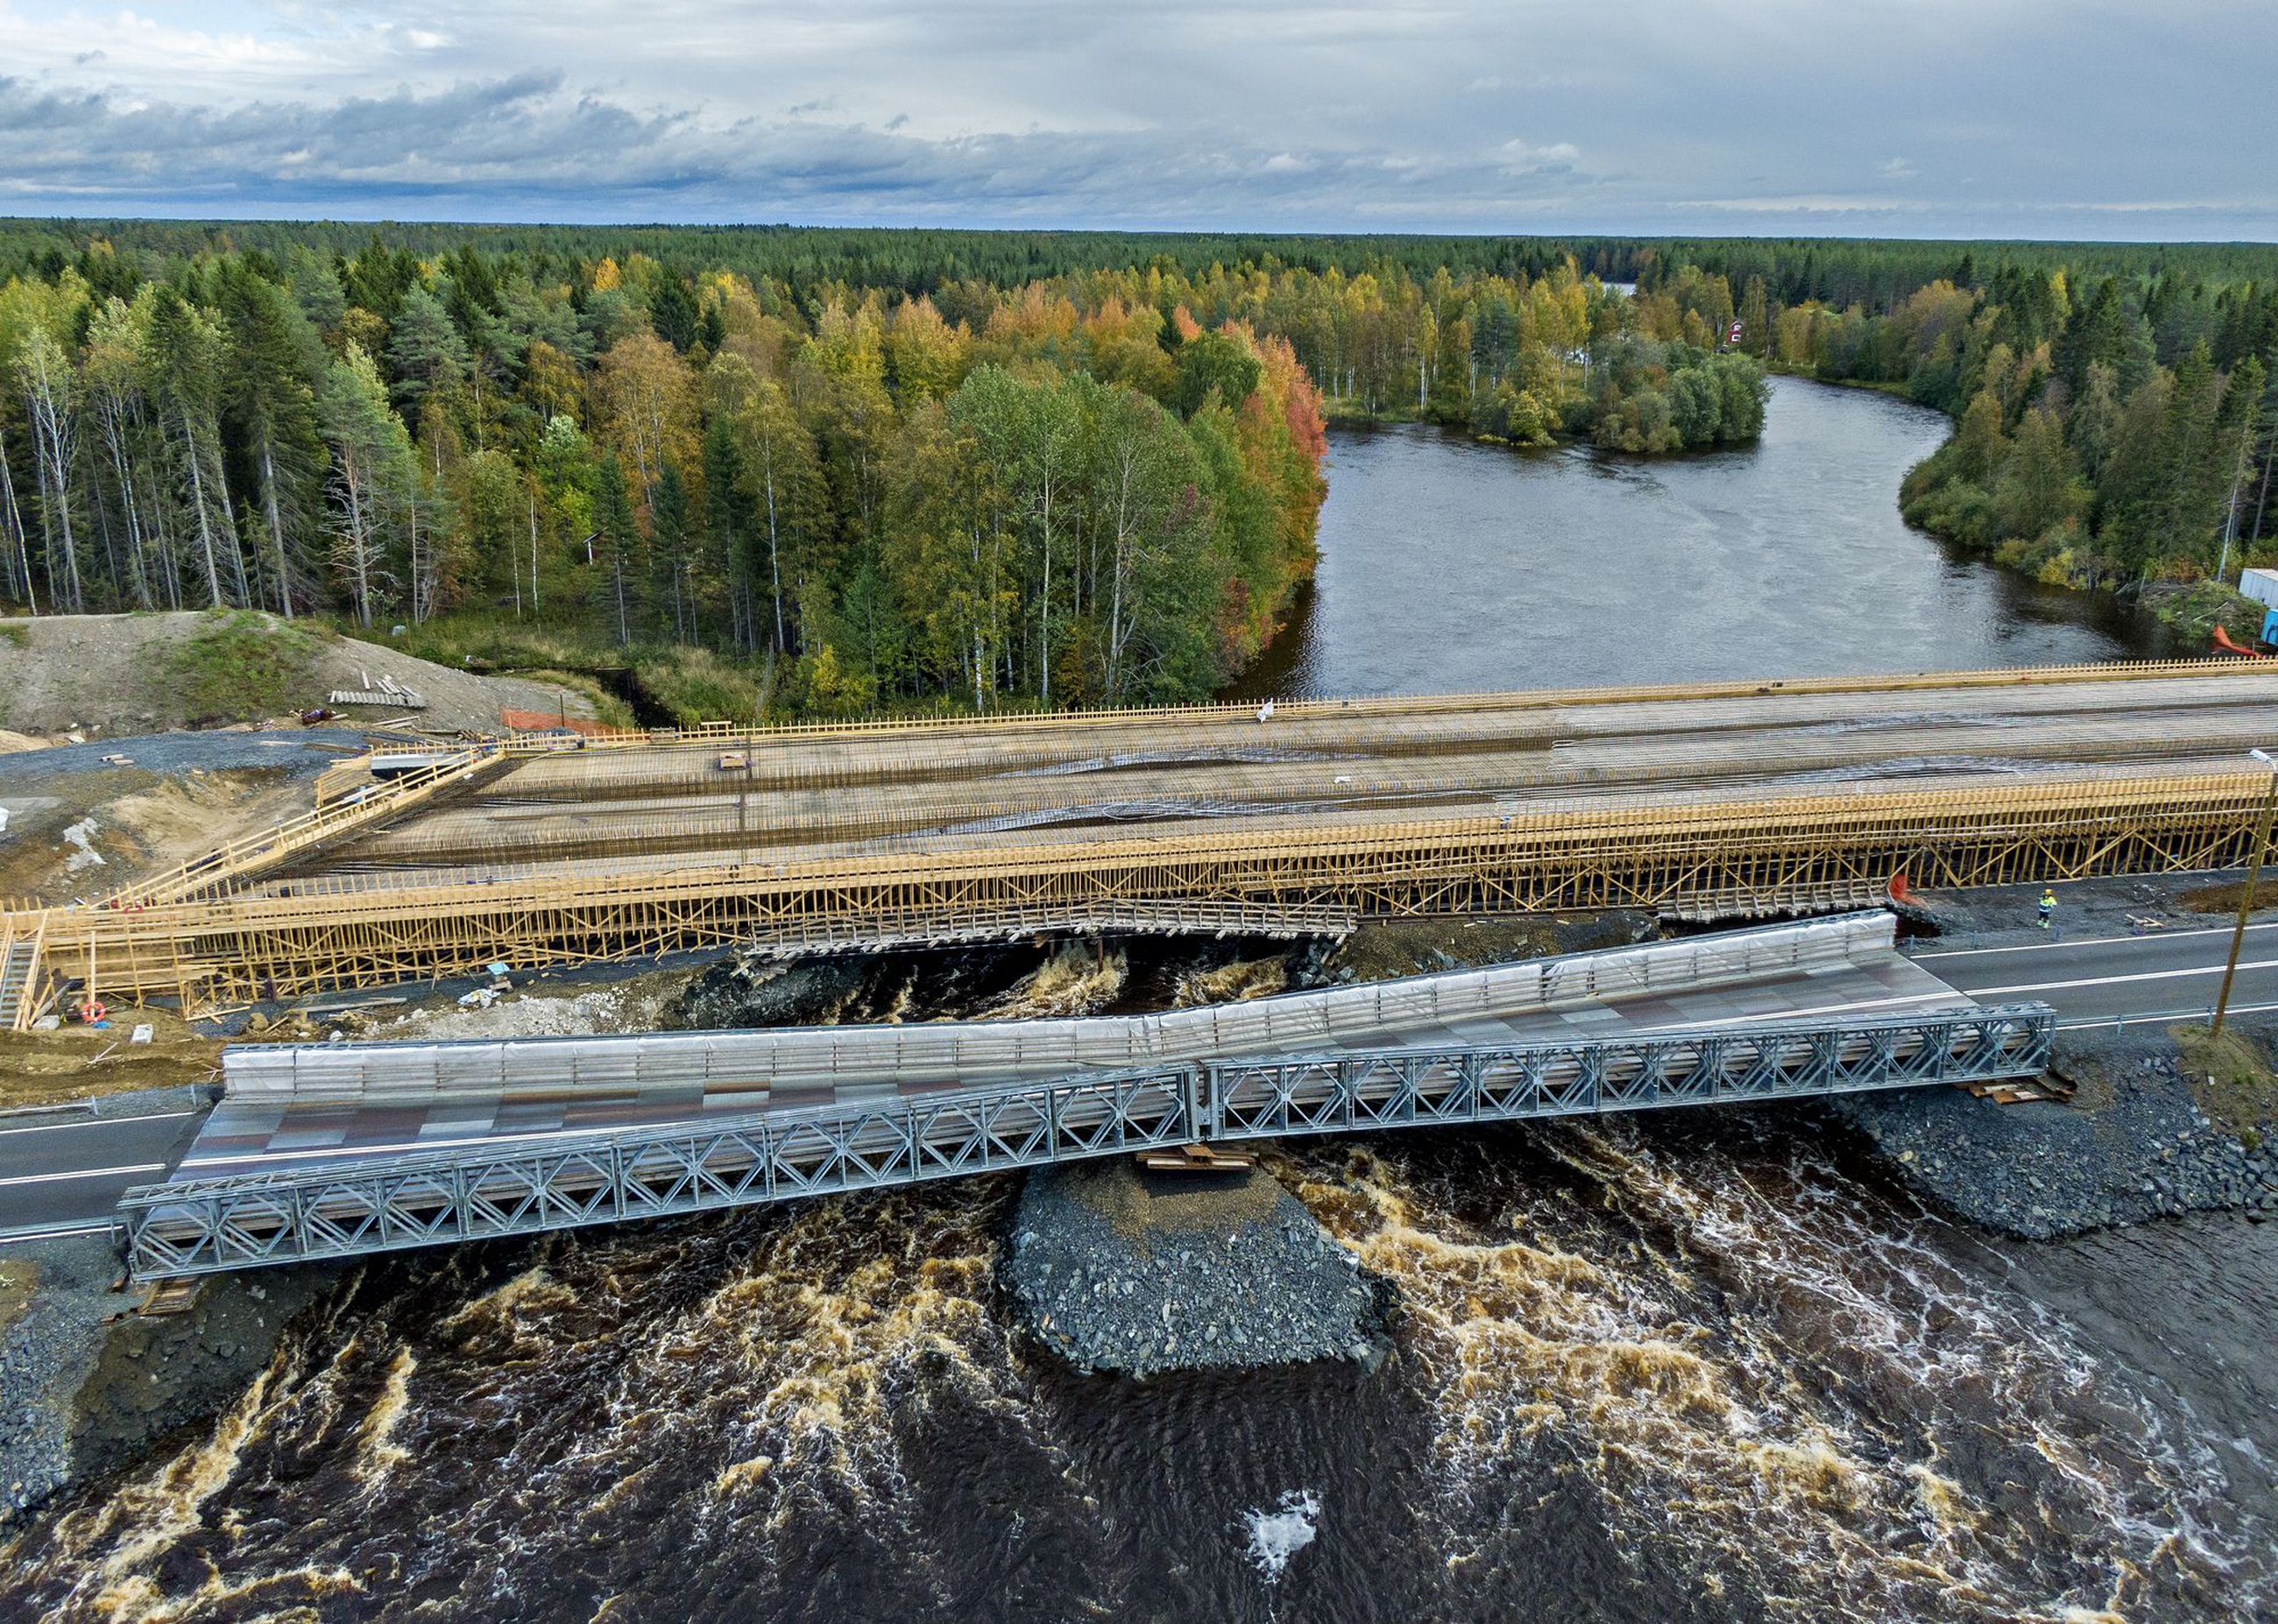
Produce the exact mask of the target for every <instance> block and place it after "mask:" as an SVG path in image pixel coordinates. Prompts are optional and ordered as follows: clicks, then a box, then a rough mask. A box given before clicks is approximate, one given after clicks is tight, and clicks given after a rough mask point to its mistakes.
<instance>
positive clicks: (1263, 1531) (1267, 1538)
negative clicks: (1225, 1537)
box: [1242, 1489, 1321, 1584]
mask: <svg viewBox="0 0 2278 1624" xmlns="http://www.w3.org/2000/svg"><path fill="white" fill-rule="evenodd" d="M1320 1514H1321V1502H1320V1498H1319V1496H1317V1495H1316V1494H1314V1492H1313V1491H1311V1490H1310V1489H1292V1490H1290V1491H1289V1492H1288V1493H1287V1494H1285V1495H1283V1496H1282V1497H1281V1498H1280V1500H1279V1501H1277V1502H1276V1503H1275V1504H1274V1506H1273V1508H1272V1509H1270V1510H1263V1509H1261V1510H1257V1511H1247V1512H1244V1513H1242V1523H1243V1525H1244V1526H1245V1527H1246V1528H1248V1529H1249V1530H1250V1560H1251V1561H1252V1562H1254V1563H1256V1564H1257V1571H1258V1572H1259V1573H1261V1574H1265V1582H1266V1583H1268V1584H1272V1583H1273V1582H1275V1581H1276V1580H1278V1579H1280V1577H1281V1574H1282V1571H1283V1570H1284V1569H1285V1568H1287V1567H1288V1566H1289V1559H1290V1558H1291V1557H1293V1556H1296V1554H1297V1553H1298V1552H1300V1551H1303V1549H1304V1548H1305V1547H1306V1546H1308V1545H1310V1544H1312V1543H1313V1541H1314V1539H1315V1537H1316V1536H1318V1535H1319V1528H1318V1526H1317V1523H1318V1521H1319V1517H1320Z"/></svg>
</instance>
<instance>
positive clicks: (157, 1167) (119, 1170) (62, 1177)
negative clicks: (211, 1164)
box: [0, 1162, 166, 1187]
mask: <svg viewBox="0 0 2278 1624" xmlns="http://www.w3.org/2000/svg"><path fill="white" fill-rule="evenodd" d="M165 1170H166V1164H165V1163H164V1162H144V1163H138V1164H137V1165H135V1166H134V1167H89V1168H84V1169H81V1170H79V1171H77V1172H71V1173H25V1174H23V1175H21V1176H20V1177H19V1178H0V1187H5V1186H10V1185H19V1184H68V1183H69V1182H71V1181H72V1180H73V1179H74V1178H124V1177H125V1176H126V1175H127V1174H129V1173H163V1172H164V1171H165Z"/></svg>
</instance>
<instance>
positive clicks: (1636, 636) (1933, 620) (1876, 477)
mask: <svg viewBox="0 0 2278 1624" xmlns="http://www.w3.org/2000/svg"><path fill="white" fill-rule="evenodd" d="M1946 428H1947V425H1946V420H1945V418H1944V417H1943V416H1940V415H1939V414H1938V413H1936V412H1933V411H1930V410H1928V409H1926V408H1922V407H1918V406H1915V405H1913V404H1911V403H1909V402H1907V401H1904V400H1893V399H1892V398H1891V397H1889V396H1887V395H1880V394H1873V393H1866V392H1864V391H1859V390H1850V389H1838V388H1835V387H1833V386H1831V385H1822V384H1812V383H1807V382H1803V381H1800V380H1798V379H1794V378H1775V379H1774V380H1773V381H1772V396H1771V405H1770V410H1769V411H1768V413H1767V414H1766V417H1765V423H1764V436H1763V439H1762V443H1761V444H1759V445H1757V446H1753V447H1750V448H1747V449H1746V450H1739V451H1724V452H1712V453H1708V454H1701V455H1696V456H1687V457H1679V458H1674V459H1664V460H1658V461H1640V460H1637V459H1631V458H1614V457H1603V456H1600V455H1598V454H1594V453H1593V452H1590V451H1587V450H1584V449H1567V450H1563V451H1554V452H1534V453H1518V452H1513V451H1510V450H1508V449H1505V448H1503V447H1501V446H1481V445H1478V444H1476V443H1473V442H1472V441H1469V440H1466V439H1464V438H1461V437H1460V436H1457V435H1454V434H1449V433H1445V432H1442V431H1439V430H1436V429H1431V428H1426V427H1421V426H1414V425H1408V426H1400V427H1393V428H1385V429H1378V430H1372V431H1364V430H1347V431H1338V432H1337V433H1335V434H1334V436H1333V437H1332V438H1331V441H1330V450H1329V496H1328V501H1327V504H1326V506H1325V507H1323V508H1322V510H1321V529H1320V548H1321V560H1320V568H1319V573H1318V576H1317V579H1316V583H1315V584H1314V585H1313V587H1312V588H1311V589H1310V590H1309V591H1306V592H1304V593H1303V595H1302V596H1301V598H1300V599H1299V600H1298V601H1297V602H1296V603H1295V604H1293V605H1292V606H1291V613H1290V614H1289V617H1288V629H1287V630H1286V631H1285V632H1284V633H1283V635H1282V637H1280V639H1279V640H1278V641H1277V643H1276V644H1275V645H1274V647H1273V648H1272V649H1271V650H1269V651H1268V652H1267V653H1266V655H1265V658H1264V659H1263V660H1260V661H1259V662H1258V663H1257V665H1256V666H1255V667H1252V668H1251V669H1250V672H1248V673H1247V674H1245V675H1244V677H1243V679H1242V682H1240V683H1239V684H1237V686H1236V687H1235V690H1233V692H1234V695H1235V697H1237V698H1265V697H1268V696H1275V695H1280V696H1288V697H1304V696H1312V695H1327V694H1372V693H1431V692H1441V691H1447V690H1464V689H1498V688H1501V689H1509V688H1535V687H1555V686H1563V685H1569V684H1575V683H1593V682H1655V681H1680V680H1686V679H1692V678H1713V677H1734V676H1768V675H1820V674H1825V673H1832V672H1843V671H1907V670H1924V669H1931V668H1937V667H1945V668H1956V667H1979V666H2030V665H2045V664H2060V663H2068V662H2072V661H2078V660H2109V659H2121V658H2127V657H2130V656H2145V655H2152V654H2160V653H2166V652H2171V651H2170V649H2169V647H2168V644H2167V638H2166V637H2165V634H2164V633H2163V631H2162V629H2160V626H2159V625H2158V623H2157V622H2156V621H2152V619H2151V618H2150V617H2149V616H2147V615H2144V614H2139V613H2137V612H2136V611H2134V610H2132V609H2130V608H2129V606H2125V605H2123V604H2121V603H2120V602H2119V601H2118V600H2117V599H2113V598H2110V597H2108V596H2105V595H2102V594H2092V593H2085V592H2074V591H2065V590H2063V589H2060V588H2052V587H2044V586H2041V585H2038V584H2037V583H2034V582H2032V581H2030V580H2029V579H2027V578H2025V577H2023V576H2018V575H2016V574H2014V573H2013V572H2010V571H2007V570H2003V569H1999V568H1994V567H1992V566H1991V565H1989V564H1986V563H1984V562H1983V561H1981V560H1976V559H1971V558H1967V557H1963V556H1961V555H1960V554H1958V553H1954V552H1953V551H1952V550H1951V549H1948V548H1945V547H1943V546H1941V545H1940V544H1939V543H1938V542H1937V541H1936V540H1935V539H1933V538H1930V537H1928V536H1925V535H1923V533H1922V532H1920V531H1919V530H1912V529H1910V528H1908V527H1907V525H1906V524H1905V523H1904V522H1902V521H1901V520H1900V517H1899V508H1898V488H1899V482H1900V479H1901V478H1903V477H1905V474H1906V471H1907V469H1909V468H1911V467H1912V466H1913V465H1914V464H1915V462H1917V461H1920V460H1921V459H1922V458H1923V457H1925V456H1927V455H1928V454H1930V452H1931V451H1932V450H1933V449H1935V448H1936V447H1937V446H1938V442H1939V441H1940V440H1941V439H1943V438H1945V433H1946Z"/></svg>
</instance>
